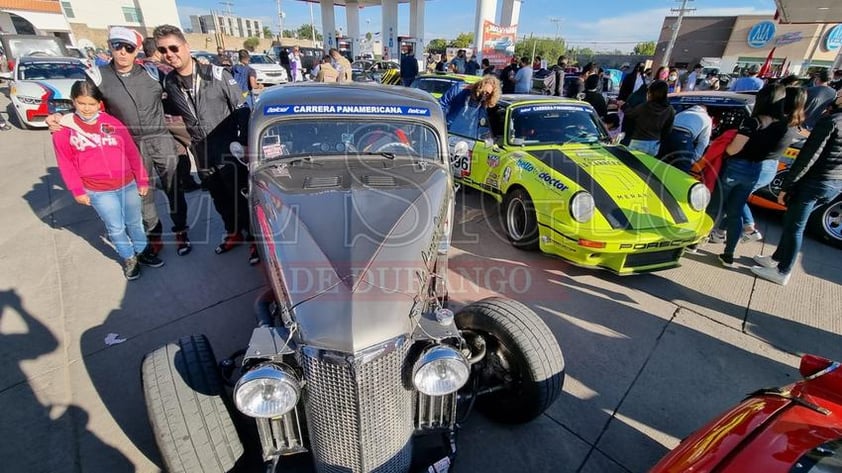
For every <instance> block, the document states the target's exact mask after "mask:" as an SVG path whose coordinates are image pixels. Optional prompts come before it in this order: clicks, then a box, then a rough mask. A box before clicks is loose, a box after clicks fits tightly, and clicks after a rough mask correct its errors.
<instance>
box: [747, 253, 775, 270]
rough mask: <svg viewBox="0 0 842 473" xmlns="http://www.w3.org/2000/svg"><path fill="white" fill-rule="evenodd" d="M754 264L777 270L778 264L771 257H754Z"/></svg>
mask: <svg viewBox="0 0 842 473" xmlns="http://www.w3.org/2000/svg"><path fill="white" fill-rule="evenodd" d="M752 258H753V259H754V262H755V263H757V264H759V265H760V266H763V267H764V268H777V267H778V262H777V261H775V260H773V259H772V257H771V256H764V255H754V256H753V257H752Z"/></svg>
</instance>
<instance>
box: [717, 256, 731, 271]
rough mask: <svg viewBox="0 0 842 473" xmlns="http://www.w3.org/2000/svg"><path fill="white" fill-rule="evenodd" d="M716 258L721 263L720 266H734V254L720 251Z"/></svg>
mask: <svg viewBox="0 0 842 473" xmlns="http://www.w3.org/2000/svg"><path fill="white" fill-rule="evenodd" d="M717 258H718V259H719V262H720V263H722V266H725V267H726V268H733V267H734V255H729V254H727V253H722V254H721V255H719V256H718V257H717Z"/></svg>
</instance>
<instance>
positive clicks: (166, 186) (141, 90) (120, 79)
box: [97, 64, 187, 236]
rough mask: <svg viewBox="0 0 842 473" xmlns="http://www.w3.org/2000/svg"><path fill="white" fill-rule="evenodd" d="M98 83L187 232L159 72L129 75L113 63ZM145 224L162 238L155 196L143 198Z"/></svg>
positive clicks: (140, 70) (178, 226)
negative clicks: (120, 71) (165, 118)
mask: <svg viewBox="0 0 842 473" xmlns="http://www.w3.org/2000/svg"><path fill="white" fill-rule="evenodd" d="M99 72H100V76H101V78H102V79H101V81H100V83H99V84H97V85H98V86H99V88H100V90H101V91H102V94H103V96H104V97H105V108H106V111H107V112H108V113H110V114H111V115H114V116H115V117H117V119H118V120H120V121H121V122H123V124H124V125H126V128H127V129H128V130H129V133H131V135H132V138H134V141H135V144H137V148H138V150H139V151H140V154H141V156H143V164H144V165H145V166H146V172H147V173H148V174H149V179H150V180H152V179H153V177H154V176H155V173H153V172H152V171H153V169H154V170H155V171H156V172H157V175H158V177H159V178H160V187H161V188H162V189H163V191H164V193H166V194H167V201H168V202H169V210H170V218H171V219H172V223H173V228H172V230H173V231H174V232H180V231H182V230H186V229H187V201H186V200H185V199H184V191H183V189H181V188H180V187H179V186H178V185H177V182H178V178H177V173H176V167H177V166H178V152H177V150H176V142H175V139H174V138H173V137H172V135H171V134H170V132H169V130H168V129H167V124H166V122H165V121H164V104H163V100H162V94H163V91H164V89H163V86H162V85H161V82H160V81H159V80H158V74H159V71H158V69H156V68H154V67H151V68H150V67H143V66H139V65H137V66H135V67H134V69H132V71H131V72H129V73H128V74H120V73H118V72H117V71H116V70H114V67H113V66H112V65H111V64H109V65H106V66H102V67H100V68H99ZM142 200H143V208H142V213H143V225H144V227H146V231H147V233H149V234H150V235H154V236H160V232H161V230H160V220H159V219H158V212H157V211H156V210H155V193H154V192H147V193H146V196H144V197H143V199H142Z"/></svg>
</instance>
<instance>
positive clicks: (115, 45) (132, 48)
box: [111, 41, 137, 54]
mask: <svg viewBox="0 0 842 473" xmlns="http://www.w3.org/2000/svg"><path fill="white" fill-rule="evenodd" d="M111 49H113V50H114V51H119V50H121V49H125V50H126V52H127V53H129V54H132V53H133V52H135V50H136V49H137V47H135V46H133V45H131V44H128V43H123V42H121V41H114V42H112V43H111Z"/></svg>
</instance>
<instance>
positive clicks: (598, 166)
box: [448, 95, 713, 274]
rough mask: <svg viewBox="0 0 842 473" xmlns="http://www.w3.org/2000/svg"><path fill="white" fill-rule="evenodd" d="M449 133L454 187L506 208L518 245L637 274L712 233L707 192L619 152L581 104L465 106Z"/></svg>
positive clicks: (532, 99)
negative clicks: (486, 196) (483, 195)
mask: <svg viewBox="0 0 842 473" xmlns="http://www.w3.org/2000/svg"><path fill="white" fill-rule="evenodd" d="M448 134H449V135H448V145H449V148H450V158H451V165H452V169H453V175H454V179H455V180H456V181H457V182H458V183H461V184H462V185H464V186H467V187H471V188H475V189H478V190H480V191H482V192H485V193H488V194H490V195H491V196H493V197H494V198H495V199H496V200H497V201H498V202H500V203H501V212H500V213H501V217H502V223H503V228H504V231H505V233H506V236H507V237H508V239H509V241H510V242H511V243H512V245H514V246H515V247H518V248H522V249H540V250H541V251H543V252H545V253H548V254H551V255H555V256H559V257H561V258H564V259H565V260H567V261H570V262H571V263H573V264H576V265H579V266H586V267H597V268H605V269H609V270H611V271H614V272H616V273H619V274H630V273H639V272H647V271H655V270H659V269H665V268H670V267H674V266H677V265H678V261H679V258H680V257H681V255H682V253H683V252H684V249H685V248H686V247H687V246H689V245H691V244H694V243H697V242H699V241H700V240H701V239H702V238H704V237H705V236H706V235H707V234H708V232H709V231H710V229H711V227H712V226H713V222H712V220H711V218H710V217H709V216H708V215H707V214H706V213H705V208H706V207H707V204H708V202H709V200H710V193H709V192H708V190H707V188H705V186H704V185H702V184H701V183H699V182H698V181H696V180H695V179H694V178H692V177H691V176H689V175H688V174H686V173H684V172H682V171H680V170H679V169H677V168H674V167H672V166H670V165H667V164H665V163H663V162H661V161H659V160H657V159H656V158H653V157H651V156H649V155H646V154H643V153H639V152H634V151H629V150H628V149H626V148H625V147H624V146H621V145H616V144H613V142H612V140H611V138H610V137H609V135H608V132H607V131H606V129H605V127H604V126H603V124H602V122H601V121H600V119H599V118H598V117H597V115H596V113H595V112H594V111H593V109H592V108H591V107H590V105H588V104H586V103H584V102H579V101H573V100H567V99H561V98H557V97H541V96H535V95H504V96H503V97H502V99H501V100H500V102H499V104H498V105H497V106H496V107H494V108H491V109H485V108H483V107H464V108H463V109H462V110H461V112H460V113H459V114H458V115H457V116H455V117H453V118H452V119H451V121H450V123H448Z"/></svg>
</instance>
